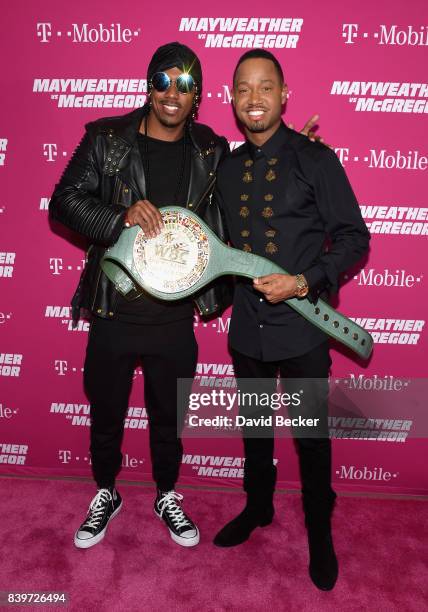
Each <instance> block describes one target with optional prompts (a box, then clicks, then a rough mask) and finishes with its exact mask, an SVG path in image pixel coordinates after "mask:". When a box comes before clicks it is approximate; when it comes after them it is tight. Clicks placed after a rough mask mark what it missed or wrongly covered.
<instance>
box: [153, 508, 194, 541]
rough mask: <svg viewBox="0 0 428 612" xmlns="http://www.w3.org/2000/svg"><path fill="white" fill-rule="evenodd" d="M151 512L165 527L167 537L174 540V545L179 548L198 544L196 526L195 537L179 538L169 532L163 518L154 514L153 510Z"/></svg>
mask: <svg viewBox="0 0 428 612" xmlns="http://www.w3.org/2000/svg"><path fill="white" fill-rule="evenodd" d="M153 511H154V513H155V514H156V516H157V517H158V519H160V520H161V521H162V523H163V524H164V525H165V526H166V527H167V529H168V531H169V535H170V536H171V539H172V540H174V542H175V543H176V544H179V545H180V546H186V547H190V546H196V545H197V544H199V529H198V528H197V527H196V525H195V527H196V535H194V536H193V538H180V536H178V535H176V534H175V533H174V532H173V531H171V529H170V528H169V527H168V526H167V525H166V523H165V521H164V520H163V518H162V517H161V516H159V514H158V513H157V512H156V510H154V509H153Z"/></svg>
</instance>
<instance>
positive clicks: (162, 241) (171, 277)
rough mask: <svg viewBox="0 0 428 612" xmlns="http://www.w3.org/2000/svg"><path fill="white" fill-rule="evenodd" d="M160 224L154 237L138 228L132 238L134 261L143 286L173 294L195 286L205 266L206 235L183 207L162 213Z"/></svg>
mask: <svg viewBox="0 0 428 612" xmlns="http://www.w3.org/2000/svg"><path fill="white" fill-rule="evenodd" d="M162 217H163V222H164V226H163V229H162V231H161V233H160V234H158V235H157V236H156V237H155V238H148V237H147V236H146V235H145V234H144V231H143V230H140V231H139V232H138V234H137V236H136V238H135V241H134V251H133V256H134V264H135V267H136V269H137V271H138V274H139V275H140V276H141V278H142V280H143V282H144V285H145V286H146V287H147V288H150V287H152V288H153V289H156V290H157V291H161V292H162V293H176V292H179V291H184V290H186V289H189V288H190V287H192V286H193V285H195V284H196V283H197V282H198V280H199V279H200V278H201V276H202V274H203V273H204V272H205V269H206V267H207V265H208V261H209V254H210V246H209V241H208V236H207V234H206V233H205V232H204V230H203V229H202V227H201V225H200V224H199V223H198V221H197V220H196V219H195V218H194V217H191V216H190V215H187V213H186V210H185V209H183V211H182V212H181V211H175V210H174V211H168V212H165V213H163V214H162Z"/></svg>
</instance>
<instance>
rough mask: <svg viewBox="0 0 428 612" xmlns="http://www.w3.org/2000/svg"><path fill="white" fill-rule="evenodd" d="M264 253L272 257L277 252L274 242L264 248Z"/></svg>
mask: <svg viewBox="0 0 428 612" xmlns="http://www.w3.org/2000/svg"><path fill="white" fill-rule="evenodd" d="M265 251H266V253H269V255H273V254H274V253H277V252H278V247H277V246H276V244H275V243H274V242H268V243H267V245H266V247H265Z"/></svg>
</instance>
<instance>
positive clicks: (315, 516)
mask: <svg viewBox="0 0 428 612" xmlns="http://www.w3.org/2000/svg"><path fill="white" fill-rule="evenodd" d="M335 498H336V494H335V493H334V491H332V490H331V492H330V494H329V496H328V497H327V500H326V499H320V498H318V500H315V499H311V498H310V496H309V495H305V494H304V495H303V507H304V510H305V523H306V529H307V531H308V544H309V576H310V577H311V580H312V582H313V583H314V585H315V586H316V587H317V588H318V589H321V591H331V589H332V588H333V587H334V585H335V584H336V580H337V576H338V574H339V566H338V563H337V557H336V553H335V552H334V546H333V538H332V535H331V515H332V512H333V507H334V503H335Z"/></svg>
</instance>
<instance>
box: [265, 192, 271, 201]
mask: <svg viewBox="0 0 428 612" xmlns="http://www.w3.org/2000/svg"><path fill="white" fill-rule="evenodd" d="M264 199H265V201H266V202H272V200H273V195H272V194H271V193H267V194H266V195H265V196H264Z"/></svg>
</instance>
